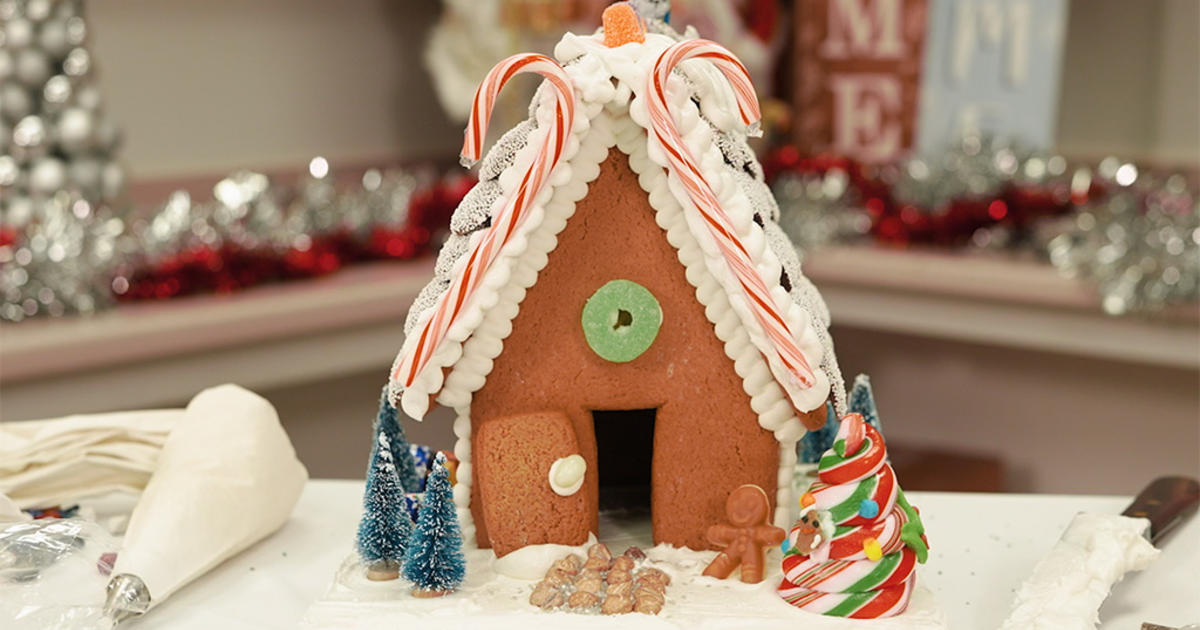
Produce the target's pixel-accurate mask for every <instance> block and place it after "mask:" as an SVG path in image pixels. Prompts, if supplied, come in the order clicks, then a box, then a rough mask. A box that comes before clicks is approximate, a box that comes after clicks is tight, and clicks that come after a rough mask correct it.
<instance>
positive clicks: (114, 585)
mask: <svg viewBox="0 0 1200 630" xmlns="http://www.w3.org/2000/svg"><path fill="white" fill-rule="evenodd" d="M307 479H308V472H307V471H306V470H305V468H304V465H303V464H301V463H300V461H299V460H298V459H296V452H295V450H294V449H293V448H292V444H291V442H290V441H289V440H288V437H287V434H286V433H285V432H284V430H283V427H282V426H281V425H280V423H279V416H278V415H277V414H276V413H275V409H274V408H273V407H272V406H271V404H270V403H269V402H267V401H266V400H265V399H263V398H262V397H260V396H258V395H256V394H254V393H252V392H249V391H247V390H245V389H242V388H241V387H238V386H236V385H221V386H219V387H214V388H212V389H207V390H204V391H202V392H200V393H199V394H198V395H196V397H195V398H193V399H192V401H191V402H190V403H188V406H187V410H186V411H185V412H184V414H183V417H182V418H181V419H180V420H179V422H178V423H177V424H176V426H175V427H174V428H173V429H172V430H171V433H170V435H169V436H168V437H167V440H166V443H165V444H164V445H163V449H162V453H161V455H159V460H158V466H157V468H156V470H155V471H154V474H153V476H151V478H150V481H149V483H148V484H147V486H146V490H145V492H143V494H142V497H141V499H140V500H139V501H138V504H137V506H136V507H135V508H134V510H133V514H132V515H131V516H130V519H129V527H128V529H127V530H126V533H125V539H124V541H123V543H122V545H121V549H120V552H119V553H118V554H117V561H116V564H115V565H114V566H113V572H112V574H113V577H112V579H111V580H110V581H109V583H108V587H107V598H106V600H105V604H104V616H105V618H106V619H107V620H108V621H109V622H111V623H112V624H114V625H115V624H118V623H120V622H122V621H124V620H126V619H129V618H131V617H136V616H137V615H140V614H143V613H145V612H146V611H147V610H149V609H150V608H152V607H154V606H155V605H157V604H159V603H161V602H162V601H164V600H166V599H167V598H168V597H170V596H171V594H172V593H174V592H175V591H176V590H178V589H179V588H181V587H183V586H184V585H186V584H187V583H188V582H190V581H192V580H194V579H196V578H197V577H200V576H201V575H204V574H205V573H206V572H208V571H209V570H210V569H212V568H213V567H215V566H216V565H218V564H220V563H221V562H223V561H225V560H226V559H228V558H230V557H232V556H234V555H236V554H237V553H239V552H241V551H243V550H244V549H246V548H247V547H249V546H251V545H253V544H254V543H256V542H258V541H259V540H262V539H263V538H265V537H266V536H267V535H269V534H271V533H272V532H274V531H275V530H277V529H279V528H280V527H281V526H282V525H283V524H284V522H285V521H287V519H288V517H289V516H290V515H291V513H292V508H294V507H295V505H296V501H297V500H298V499H299V497H300V491H301V489H302V488H303V487H304V483H305V481H306V480H307Z"/></svg>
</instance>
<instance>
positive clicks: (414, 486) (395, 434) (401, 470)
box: [375, 385, 421, 492]
mask: <svg viewBox="0 0 1200 630" xmlns="http://www.w3.org/2000/svg"><path fill="white" fill-rule="evenodd" d="M375 432H376V433H379V432H383V433H384V434H385V435H387V438H388V443H389V444H391V445H392V446H391V449H392V460H393V461H394V462H395V463H396V476H397V477H398V478H399V479H400V487H402V488H404V491H405V492H420V491H421V478H420V477H419V476H417V467H416V464H414V463H413V457H412V451H411V450H410V449H409V445H408V436H406V435H404V427H402V426H401V425H400V412H399V411H397V410H396V407H395V406H393V405H392V402H391V401H390V400H388V387H387V385H384V386H383V392H382V393H381V394H380V395H379V413H378V414H377V415H376V416H375Z"/></svg>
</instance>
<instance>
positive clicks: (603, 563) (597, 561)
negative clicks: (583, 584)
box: [583, 557, 612, 571]
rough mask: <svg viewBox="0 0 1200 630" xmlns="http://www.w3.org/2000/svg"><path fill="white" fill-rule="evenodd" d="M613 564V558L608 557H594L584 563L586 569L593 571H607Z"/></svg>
mask: <svg viewBox="0 0 1200 630" xmlns="http://www.w3.org/2000/svg"><path fill="white" fill-rule="evenodd" d="M611 566H612V560H610V559H608V558H600V557H592V558H588V559H587V562H584V563H583V568H584V570H585V571H586V570H589V569H590V570H592V571H607V570H608V569H609V567H611Z"/></svg>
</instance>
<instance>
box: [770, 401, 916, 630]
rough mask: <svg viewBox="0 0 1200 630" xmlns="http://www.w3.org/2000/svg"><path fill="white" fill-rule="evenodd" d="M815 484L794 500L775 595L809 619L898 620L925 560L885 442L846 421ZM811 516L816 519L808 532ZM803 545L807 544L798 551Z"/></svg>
mask: <svg viewBox="0 0 1200 630" xmlns="http://www.w3.org/2000/svg"><path fill="white" fill-rule="evenodd" d="M817 475H818V481H816V482H814V483H813V484H812V485H811V486H809V488H808V491H807V492H805V493H804V495H803V496H802V497H801V499H800V503H801V506H803V507H804V511H803V512H802V513H801V520H800V522H798V523H797V524H796V525H795V526H794V527H793V528H792V530H791V532H789V536H788V541H789V543H790V544H788V543H785V546H786V548H785V549H784V554H785V555H784V558H783V575H784V577H783V581H782V582H781V583H780V585H779V595H780V597H782V598H783V599H784V600H785V601H787V602H788V603H789V604H792V605H793V606H796V607H797V608H800V609H802V610H806V611H808V612H813V613H819V614H823V615H830V616H836V617H852V618H856V619H872V618H877V617H890V616H893V615H897V614H900V613H901V612H904V609H905V608H906V607H907V606H908V600H909V598H910V597H911V595H912V590H913V585H914V583H915V581H916V573H915V569H916V565H917V563H924V562H925V560H926V558H927V557H928V554H929V545H928V541H926V539H925V526H924V525H923V524H922V523H921V517H920V515H919V514H918V513H917V510H916V509H915V508H913V507H912V505H910V504H909V503H908V500H907V499H905V497H904V492H903V491H902V490H900V487H899V485H898V484H897V482H896V473H895V471H894V470H892V466H891V465H890V464H889V463H888V462H887V447H886V445H885V444H884V441H883V436H881V435H880V434H879V432H878V431H877V430H876V429H875V428H874V427H872V426H870V425H868V424H866V423H865V422H864V421H863V418H862V416H861V415H859V414H856V413H852V414H848V415H846V416H844V417H843V418H842V421H841V426H840V427H839V429H838V434H837V439H836V440H835V441H834V444H833V448H831V449H829V450H828V451H826V452H825V454H824V455H823V456H822V457H821V462H820V464H819V467H818V472H817ZM810 512H815V513H816V514H817V515H818V516H819V517H820V518H819V521H820V523H821V527H820V530H821V531H819V532H814V531H813V529H814V527H813V525H812V524H813V523H814V522H816V519H813V518H812V517H811V515H810ZM800 540H804V541H806V542H808V544H802V545H799V546H797V545H798V541H800Z"/></svg>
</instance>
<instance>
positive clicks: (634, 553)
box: [621, 547, 646, 560]
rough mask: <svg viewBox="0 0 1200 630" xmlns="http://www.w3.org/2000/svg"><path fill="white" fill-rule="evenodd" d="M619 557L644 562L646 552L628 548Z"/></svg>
mask: <svg viewBox="0 0 1200 630" xmlns="http://www.w3.org/2000/svg"><path fill="white" fill-rule="evenodd" d="M621 555H623V556H625V557H626V558H629V559H630V560H645V559H646V552H645V551H642V548H641V547H630V548H628V549H626V550H625V553H624V554H621Z"/></svg>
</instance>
